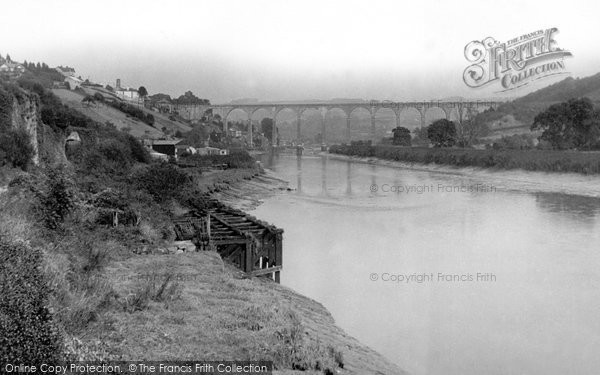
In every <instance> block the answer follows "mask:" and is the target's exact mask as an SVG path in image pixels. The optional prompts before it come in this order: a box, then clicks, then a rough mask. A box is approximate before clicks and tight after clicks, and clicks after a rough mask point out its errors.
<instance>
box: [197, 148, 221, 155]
mask: <svg viewBox="0 0 600 375" xmlns="http://www.w3.org/2000/svg"><path fill="white" fill-rule="evenodd" d="M196 150H197V151H198V155H229V150H226V149H221V148H217V147H198V148H197V149H196Z"/></svg>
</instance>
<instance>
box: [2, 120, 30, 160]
mask: <svg viewBox="0 0 600 375" xmlns="http://www.w3.org/2000/svg"><path fill="white" fill-rule="evenodd" d="M34 152H35V150H34V148H33V145H32V143H31V137H30V136H29V133H27V132H26V131H25V130H24V129H16V130H14V129H10V130H8V131H7V132H5V133H3V134H0V166H1V165H2V164H4V161H6V162H8V163H10V164H11V165H12V166H13V168H21V169H22V170H26V169H27V166H28V165H29V163H30V162H31V160H32V158H33V155H34ZM3 159H4V160H3Z"/></svg>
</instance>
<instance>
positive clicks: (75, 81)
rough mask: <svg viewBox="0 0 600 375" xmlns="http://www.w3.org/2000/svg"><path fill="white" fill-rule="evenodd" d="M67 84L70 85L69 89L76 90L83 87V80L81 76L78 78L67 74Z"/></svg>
mask: <svg viewBox="0 0 600 375" xmlns="http://www.w3.org/2000/svg"><path fill="white" fill-rule="evenodd" d="M65 84H67V85H68V87H69V89H71V90H75V89H77V88H79V87H81V85H82V84H83V80H82V79H81V78H78V77H75V76H66V77H65Z"/></svg>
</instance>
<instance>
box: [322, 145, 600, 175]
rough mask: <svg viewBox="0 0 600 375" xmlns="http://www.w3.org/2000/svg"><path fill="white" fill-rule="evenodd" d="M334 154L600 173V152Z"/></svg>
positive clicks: (375, 150) (350, 150)
mask: <svg viewBox="0 0 600 375" xmlns="http://www.w3.org/2000/svg"><path fill="white" fill-rule="evenodd" d="M329 152H331V153H336V154H343V155H350V156H361V157H377V158H380V159H387V160H396V161H404V162H409V163H423V164H443V165H453V166H457V167H467V166H471V167H480V168H498V169H524V170H527V171H542V172H574V173H581V174H599V173H600V152H582V151H557V150H475V149H461V148H426V147H400V146H385V145H377V146H368V145H358V146H357V145H350V146H347V145H341V146H332V147H331V148H330V150H329Z"/></svg>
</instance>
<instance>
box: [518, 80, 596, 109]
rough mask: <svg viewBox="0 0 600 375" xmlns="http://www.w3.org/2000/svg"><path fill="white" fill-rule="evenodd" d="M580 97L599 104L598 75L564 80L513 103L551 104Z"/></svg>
mask: <svg viewBox="0 0 600 375" xmlns="http://www.w3.org/2000/svg"><path fill="white" fill-rule="evenodd" d="M581 97H587V98H590V99H591V100H592V101H593V102H596V103H600V73H598V74H595V75H593V76H590V77H585V78H572V77H568V78H565V79H563V80H562V81H560V82H557V83H555V84H552V85H550V86H547V87H544V88H543V89H540V90H537V91H534V92H532V93H530V94H528V95H525V96H523V97H521V98H519V99H516V100H515V103H518V104H527V103H546V104H553V103H559V102H564V101H567V100H569V99H571V98H581Z"/></svg>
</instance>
